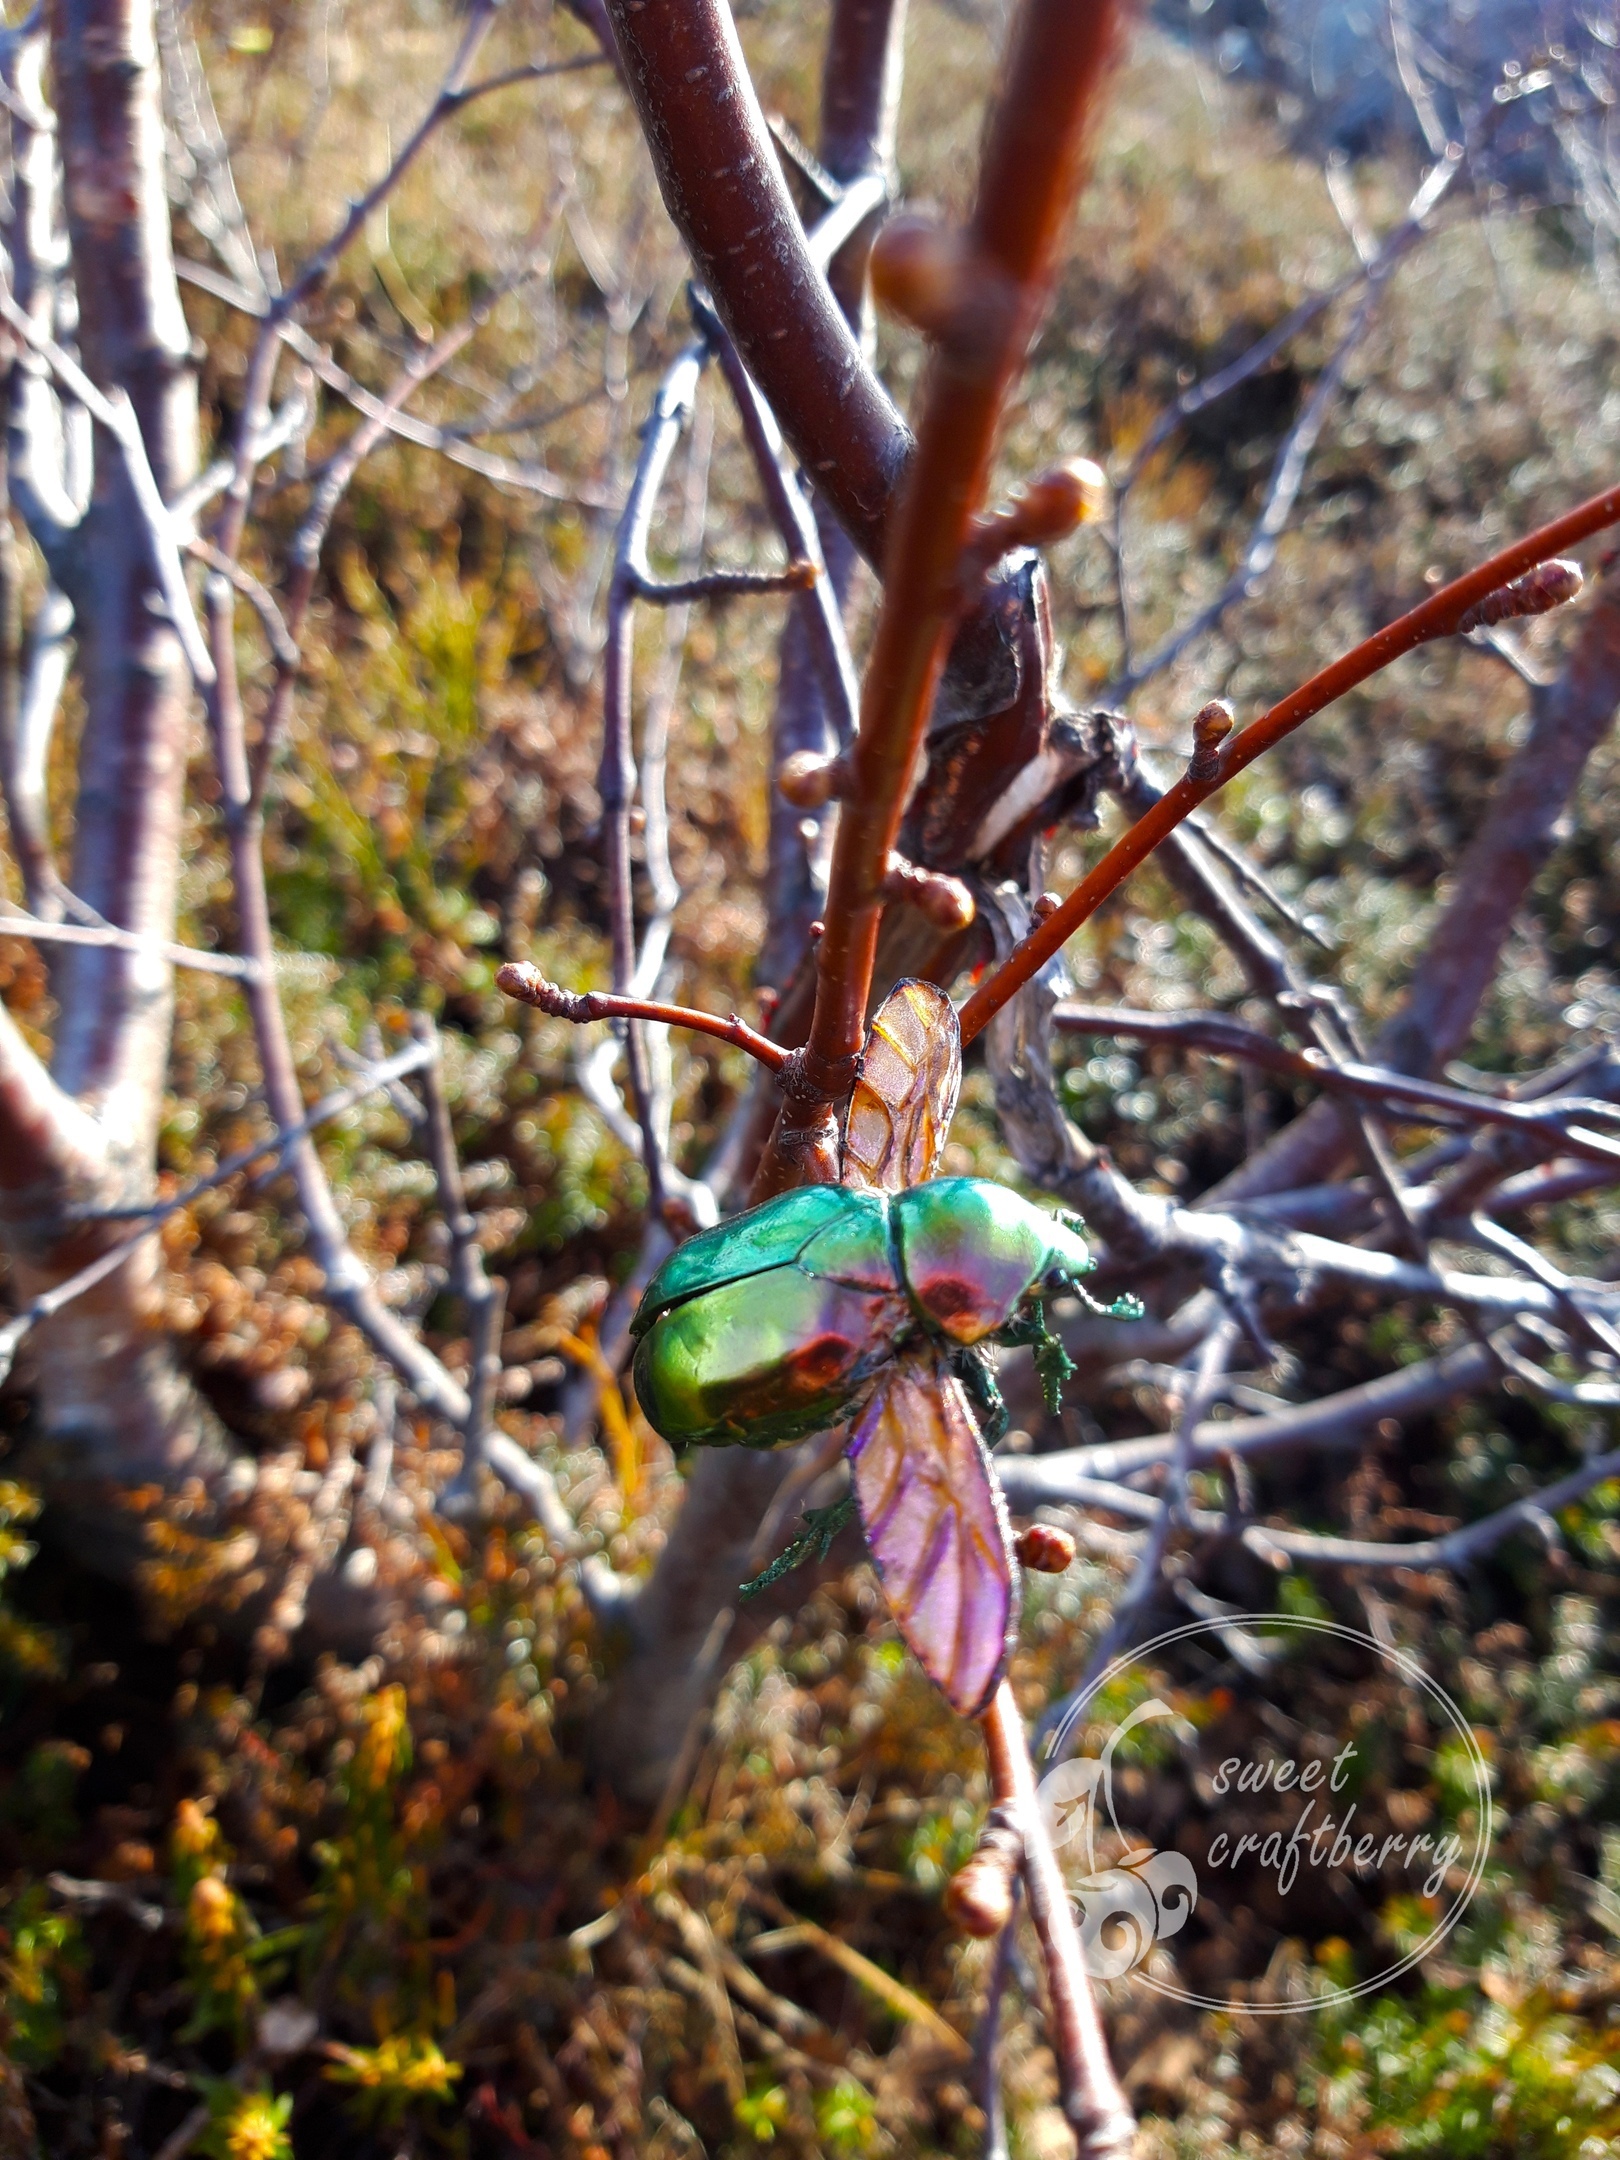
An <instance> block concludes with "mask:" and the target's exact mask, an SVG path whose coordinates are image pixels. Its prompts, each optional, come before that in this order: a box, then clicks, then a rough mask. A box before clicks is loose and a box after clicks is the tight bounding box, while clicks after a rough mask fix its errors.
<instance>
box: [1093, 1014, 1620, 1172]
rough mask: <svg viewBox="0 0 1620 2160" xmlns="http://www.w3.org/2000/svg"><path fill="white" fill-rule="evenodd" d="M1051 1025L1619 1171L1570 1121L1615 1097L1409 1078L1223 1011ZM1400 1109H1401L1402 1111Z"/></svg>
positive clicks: (1606, 1146) (1607, 1107)
mask: <svg viewBox="0 0 1620 2160" xmlns="http://www.w3.org/2000/svg"><path fill="white" fill-rule="evenodd" d="M1053 1018H1054V1020H1055V1021H1056V1023H1057V1025H1058V1026H1059V1027H1061V1028H1067V1029H1069V1030H1071V1031H1072V1032H1073V1033H1075V1034H1082V1035H1099V1036H1108V1037H1112V1036H1116V1035H1123V1036H1126V1037H1130V1038H1134V1039H1135V1040H1137V1041H1140V1042H1173V1043H1178V1044H1181V1045H1183V1046H1185V1047H1186V1048H1187V1049H1190V1050H1205V1051H1209V1052H1211V1053H1213V1054H1214V1055H1215V1056H1217V1057H1230V1058H1235V1059H1238V1060H1240V1061H1241V1062H1242V1063H1244V1064H1248V1065H1259V1066H1262V1067H1263V1068H1264V1069H1265V1070H1266V1071H1268V1072H1275V1073H1282V1074H1285V1075H1287V1076H1288V1077H1290V1078H1292V1079H1297V1080H1311V1081H1314V1082H1316V1084H1317V1085H1318V1086H1320V1087H1324V1088H1327V1089H1328V1090H1329V1091H1330V1092H1333V1093H1339V1094H1345V1095H1351V1096H1355V1097H1356V1098H1357V1099H1358V1100H1361V1101H1364V1102H1367V1103H1369V1104H1371V1105H1372V1106H1373V1107H1374V1108H1376V1109H1377V1110H1378V1111H1379V1112H1380V1113H1381V1114H1382V1115H1383V1116H1384V1117H1385V1118H1387V1119H1389V1120H1390V1121H1391V1122H1402V1121H1404V1122H1407V1123H1411V1124H1422V1125H1430V1124H1439V1125H1455V1126H1461V1127H1470V1126H1476V1127H1477V1126H1492V1125H1495V1126H1506V1127H1507V1128H1509V1129H1510V1130H1515V1131H1519V1132H1523V1133H1534V1134H1535V1135H1536V1136H1537V1138H1538V1139H1540V1140H1542V1141H1544V1142H1545V1143H1546V1145H1547V1148H1548V1150H1549V1152H1552V1153H1555V1154H1562V1155H1574V1156H1576V1157H1578V1158H1580V1159H1581V1160H1583V1161H1587V1162H1600V1163H1607V1164H1612V1165H1613V1166H1614V1168H1615V1169H1616V1170H1617V1171H1620V1141H1609V1140H1605V1139H1603V1138H1602V1137H1601V1136H1600V1135H1598V1134H1596V1133H1590V1132H1586V1131H1584V1130H1583V1129H1582V1128H1581V1127H1580V1126H1577V1125H1572V1124H1571V1123H1570V1122H1569V1121H1570V1120H1571V1119H1572V1118H1576V1117H1580V1118H1585V1119H1588V1120H1591V1119H1597V1120H1599V1121H1600V1122H1601V1123H1603V1124H1616V1123H1620V1109H1617V1108H1616V1106H1615V1105H1614V1104H1613V1103H1605V1102H1599V1101H1596V1100H1589V1099H1586V1098H1582V1097H1573V1098H1566V1099H1563V1100H1554V1101H1552V1102H1545V1103H1524V1102H1513V1101H1511V1100H1508V1099H1506V1098H1504V1097H1502V1096H1490V1095H1473V1094H1470V1093H1469V1092H1468V1090H1467V1089H1465V1088H1454V1087H1447V1086H1445V1085H1444V1084H1442V1083H1440V1082H1436V1081H1427V1080H1411V1079H1408V1078H1407V1076H1406V1075H1405V1074H1404V1073H1398V1072H1395V1071H1393V1070H1391V1069H1390V1068H1389V1067H1388V1066H1383V1065H1362V1064H1358V1063H1356V1062H1354V1061H1352V1060H1340V1059H1333V1058H1329V1057H1328V1056H1327V1055H1326V1054H1325V1053H1324V1052H1323V1051H1320V1050H1290V1049H1288V1048H1287V1047H1286V1046H1285V1045H1284V1044H1282V1043H1279V1042H1274V1041H1273V1040H1272V1039H1271V1037H1270V1036H1269V1035H1262V1034H1261V1033H1260V1031H1259V1029H1258V1028H1250V1027H1245V1026H1244V1025H1243V1023H1242V1022H1241V1021H1237V1020H1231V1019H1228V1018H1227V1017H1226V1015H1225V1014H1222V1013H1145V1012H1129V1011H1126V1010H1124V1009H1123V1008H1115V1007H1110V1006H1105V1005H1073V1004H1063V1005H1059V1006H1058V1008H1057V1010H1056V1012H1055V1013H1054V1015H1053ZM1403 1112H1404V1113H1407V1114H1406V1115H1405V1116H1404V1120H1403Z"/></svg>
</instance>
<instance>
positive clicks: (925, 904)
mask: <svg viewBox="0 0 1620 2160" xmlns="http://www.w3.org/2000/svg"><path fill="white" fill-rule="evenodd" d="M883 897H884V899H885V900H903V901H904V902H905V903H906V905H907V906H908V907H914V908H915V909H916V910H917V912H918V914H919V915H925V916H926V917H927V918H928V920H929V921H930V922H931V923H932V924H933V925H934V927H935V929H936V930H965V929H966V928H967V926H968V924H969V923H970V922H972V920H973V918H974V916H975V915H976V914H977V913H978V912H979V911H978V907H977V904H976V903H975V901H974V898H973V895H972V894H971V893H970V892H969V891H968V889H967V887H966V886H965V885H964V884H963V883H962V880H961V879H960V878H953V877H947V876H946V874H945V872H944V871H943V870H924V869H922V868H920V867H919V866H918V865H917V864H916V863H914V862H907V860H906V858H905V857H904V856H903V855H891V856H890V857H889V867H888V870H887V871H886V872H885V874H884V879H883Z"/></svg>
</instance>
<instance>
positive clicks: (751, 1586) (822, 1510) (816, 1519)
mask: <svg viewBox="0 0 1620 2160" xmlns="http://www.w3.org/2000/svg"><path fill="white" fill-rule="evenodd" d="M799 1519H800V1521H801V1522H802V1523H803V1524H804V1528H803V1529H802V1530H801V1531H800V1533H799V1535H798V1536H797V1537H796V1538H795V1539H794V1540H793V1543H792V1544H791V1545H788V1546H784V1548H783V1549H782V1551H781V1552H779V1553H778V1554H777V1556H776V1558H775V1559H774V1560H773V1561H772V1562H771V1564H770V1566H769V1567H768V1568H766V1569H765V1570H764V1571H763V1573H761V1574H758V1575H756V1576H755V1577H754V1579H753V1581H752V1582H745V1583H743V1584H741V1585H739V1587H738V1591H737V1595H738V1596H739V1597H745V1598H751V1597H758V1595H759V1593H760V1592H761V1591H762V1590H768V1589H769V1588H770V1587H771V1585H772V1583H779V1582H780V1581H781V1580H782V1577H783V1576H784V1575H789V1574H791V1573H792V1571H793V1570H794V1569H795V1568H796V1567H798V1566H800V1565H801V1563H802V1562H804V1561H806V1560H811V1559H814V1560H825V1559H826V1557H827V1553H828V1549H829V1548H830V1546H831V1544H832V1541H833V1539H834V1538H835V1537H836V1536H837V1535H838V1533H839V1531H840V1530H842V1529H843V1527H844V1525H845V1523H847V1522H853V1521H854V1519H855V1495H854V1493H853V1492H847V1493H845V1495H844V1497H843V1498H842V1500H835V1501H834V1502H833V1504H832V1506H831V1507H812V1508H806V1509H805V1511H804V1513H803V1515H802V1516H801V1517H800V1518H799Z"/></svg>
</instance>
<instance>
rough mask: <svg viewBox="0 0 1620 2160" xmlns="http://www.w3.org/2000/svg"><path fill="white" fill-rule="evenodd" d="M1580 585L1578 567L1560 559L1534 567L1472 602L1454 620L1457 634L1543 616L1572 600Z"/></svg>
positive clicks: (1555, 558) (1582, 580) (1460, 634)
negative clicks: (1516, 619) (1520, 616)
mask: <svg viewBox="0 0 1620 2160" xmlns="http://www.w3.org/2000/svg"><path fill="white" fill-rule="evenodd" d="M1583 583H1584V579H1583V577H1582V574H1581V566H1580V564H1579V563H1574V562H1565V561H1564V560H1563V559H1562V558H1561V557H1554V559H1553V560H1552V561H1551V562H1544V563H1537V564H1536V567H1535V568H1534V569H1533V570H1527V571H1526V572H1525V573H1524V576H1523V577H1518V578H1515V579H1514V580H1513V582H1512V584H1511V585H1499V586H1498V587H1497V588H1496V590H1495V592H1490V593H1487V594H1486V595H1485V597H1484V599H1483V600H1476V601H1475V602H1474V604H1473V606H1472V607H1471V608H1469V609H1468V610H1467V612H1466V613H1465V614H1463V615H1460V616H1459V617H1458V618H1457V631H1458V634H1459V636H1463V635H1466V634H1467V632H1468V631H1470V630H1488V629H1489V628H1490V627H1491V625H1492V624H1493V623H1504V622H1512V621H1513V620H1514V618H1515V617H1516V616H1519V615H1545V614H1546V613H1547V612H1548V610H1549V609H1551V608H1555V607H1563V606H1564V605H1565V603H1566V602H1567V601H1570V600H1573V599H1575V598H1576V596H1577V595H1578V594H1579V592H1580V589H1581V586H1582V584H1583Z"/></svg>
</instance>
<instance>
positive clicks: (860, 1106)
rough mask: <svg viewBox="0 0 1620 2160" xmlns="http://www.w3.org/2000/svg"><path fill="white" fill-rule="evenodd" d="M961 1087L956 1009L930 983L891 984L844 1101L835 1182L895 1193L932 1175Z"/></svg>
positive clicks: (942, 993) (954, 1113)
mask: <svg viewBox="0 0 1620 2160" xmlns="http://www.w3.org/2000/svg"><path fill="white" fill-rule="evenodd" d="M961 1086H962V1034H961V1030H960V1028H959V1027H958V1026H957V1024H956V1008H955V1006H954V1005H953V1004H952V1003H951V1001H950V999H949V998H948V997H947V996H946V995H945V993H944V991H943V990H941V989H939V988H937V987H936V985H935V984H933V983H928V982H916V981H907V982H903V983H897V984H896V986H895V987H894V989H893V990H891V991H890V992H889V995H888V996H887V997H886V998H885V999H884V1001H883V1006H882V1009H881V1010H880V1011H879V1013H878V1016H877V1018H876V1019H875V1020H874V1021H873V1022H872V1031H871V1033H870V1034H869V1035H868V1036H867V1038H866V1048H865V1050H864V1051H863V1053H862V1056H861V1077H860V1078H859V1080H857V1081H856V1083H855V1092H854V1093H853V1094H852V1095H851V1096H850V1099H849V1118H848V1121H847V1123H846V1124H845V1127H844V1152H843V1161H842V1165H841V1168H840V1171H839V1179H840V1182H841V1183H843V1184H845V1185H860V1186H864V1187H866V1188H867V1189H868V1190H876V1191H879V1192H901V1191H903V1190H904V1189H905V1187H906V1186H908V1185H921V1184H922V1183H924V1181H925V1180H926V1179H928V1178H931V1177H932V1176H933V1174H934V1172H935V1170H936V1169H937V1168H938V1167H939V1158H940V1152H941V1150H942V1149H943V1148H944V1145H945V1136H946V1134H947V1133H948V1132H949V1131H950V1129H951V1119H952V1118H953V1117H954V1116H955V1115H956V1098H957V1095H958V1094H959V1093H960V1091H961Z"/></svg>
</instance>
